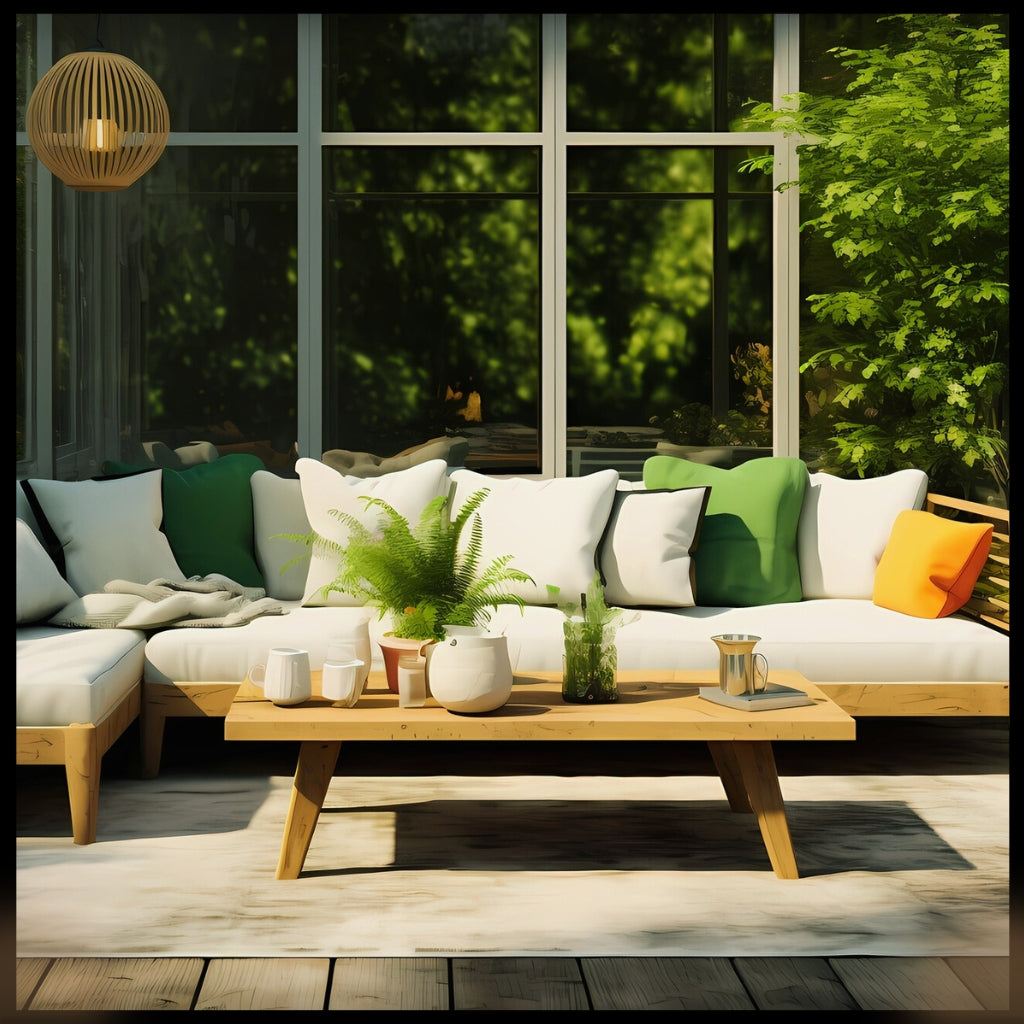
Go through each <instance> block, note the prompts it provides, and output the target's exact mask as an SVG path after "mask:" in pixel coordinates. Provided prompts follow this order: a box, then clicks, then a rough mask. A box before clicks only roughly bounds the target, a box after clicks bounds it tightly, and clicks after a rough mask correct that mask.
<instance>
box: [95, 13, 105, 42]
mask: <svg viewBox="0 0 1024 1024" xmlns="http://www.w3.org/2000/svg"><path fill="white" fill-rule="evenodd" d="M102 19H103V15H102V14H97V15H96V45H95V46H94V47H93V49H94V50H105V49H106V47H105V46H104V45H103V41H102V40H101V39H100V21H102Z"/></svg>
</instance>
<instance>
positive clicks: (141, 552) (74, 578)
mask: <svg viewBox="0 0 1024 1024" xmlns="http://www.w3.org/2000/svg"><path fill="white" fill-rule="evenodd" d="M162 479H163V475H162V473H161V471H160V470H153V471H152V472H149V473H138V474H137V475H135V476H125V477H111V478H110V479H106V480H29V481H25V482H27V483H28V485H29V487H30V488H31V492H32V495H34V496H35V498H36V500H37V501H38V502H39V506H40V509H41V510H42V514H43V516H45V518H46V521H47V523H48V524H49V527H50V529H51V530H52V531H53V533H54V534H55V535H56V538H57V541H58V543H59V544H60V546H61V548H62V549H63V553H64V575H65V577H66V578H67V581H68V583H70V584H71V586H72V587H73V588H74V590H75V592H76V593H78V594H90V593H98V592H100V591H102V590H103V587H104V585H105V584H106V583H109V582H110V580H118V579H120V580H130V581H131V582H132V583H150V582H152V581H153V580H155V579H171V580H179V581H180V580H183V579H184V578H185V577H184V575H183V574H182V571H181V569H180V568H179V567H178V563H177V562H176V561H175V560H174V555H173V553H172V552H171V545H170V544H169V543H168V540H167V536H166V534H164V533H162V532H161V530H160V523H161V522H162V521H163V498H162V494H161V482H162ZM36 518H37V519H38V518H39V516H38V514H37V516H36ZM40 527H41V529H42V530H43V531H44V534H43V535H45V530H46V527H45V526H44V525H43V524H42V523H41V522H40ZM59 567H60V566H59V565H58V568H59Z"/></svg>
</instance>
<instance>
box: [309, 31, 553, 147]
mask: <svg viewBox="0 0 1024 1024" xmlns="http://www.w3.org/2000/svg"><path fill="white" fill-rule="evenodd" d="M324 40H325V49H326V53H325V73H324V112H323V118H324V128H325V130H326V131H362V132H366V131H372V132H385V131H392V132H437V131H476V132H535V131H539V130H540V17H539V15H536V14H325V15H324Z"/></svg>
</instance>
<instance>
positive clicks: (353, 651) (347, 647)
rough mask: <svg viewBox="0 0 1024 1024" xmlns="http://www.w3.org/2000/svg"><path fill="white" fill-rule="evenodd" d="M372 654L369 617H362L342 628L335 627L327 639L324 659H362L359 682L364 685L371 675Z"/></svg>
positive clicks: (341, 660) (342, 660)
mask: <svg viewBox="0 0 1024 1024" xmlns="http://www.w3.org/2000/svg"><path fill="white" fill-rule="evenodd" d="M370 654H371V652H370V623H369V619H361V620H359V621H358V622H355V623H352V624H349V625H346V626H344V627H342V628H340V629H339V628H338V627H337V626H336V627H335V630H334V631H332V633H331V636H330V637H328V639H327V657H326V658H324V661H325V662H328V661H333V662H345V661H355V660H358V661H361V662H362V663H363V665H362V669H361V670H360V674H361V678H360V680H359V684H360V687H364V686H366V680H367V678H368V677H369V675H370Z"/></svg>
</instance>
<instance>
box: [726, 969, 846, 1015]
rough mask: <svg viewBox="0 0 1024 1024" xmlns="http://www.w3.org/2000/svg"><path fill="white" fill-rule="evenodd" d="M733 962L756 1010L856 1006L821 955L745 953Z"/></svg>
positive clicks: (829, 1008)
mask: <svg viewBox="0 0 1024 1024" xmlns="http://www.w3.org/2000/svg"><path fill="white" fill-rule="evenodd" d="M732 964H733V967H734V968H735V970H736V973H737V974H738V975H739V976H740V978H741V979H742V980H743V984H744V985H746V987H747V991H748V992H749V993H750V996H751V998H752V999H753V1000H754V1002H755V1004H756V1006H757V1009H758V1010H856V1009H858V1006H857V1003H856V1001H855V1000H854V998H853V997H852V996H851V995H850V993H849V992H847V991H846V989H845V988H844V987H843V983H842V982H841V981H840V980H839V978H837V977H836V973H835V971H833V970H832V968H831V967H830V966H829V963H828V961H827V960H825V959H824V958H822V957H811V956H800V957H791V956H773V957H755V956H748V957H736V958H735V959H734V960H733V962H732Z"/></svg>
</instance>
